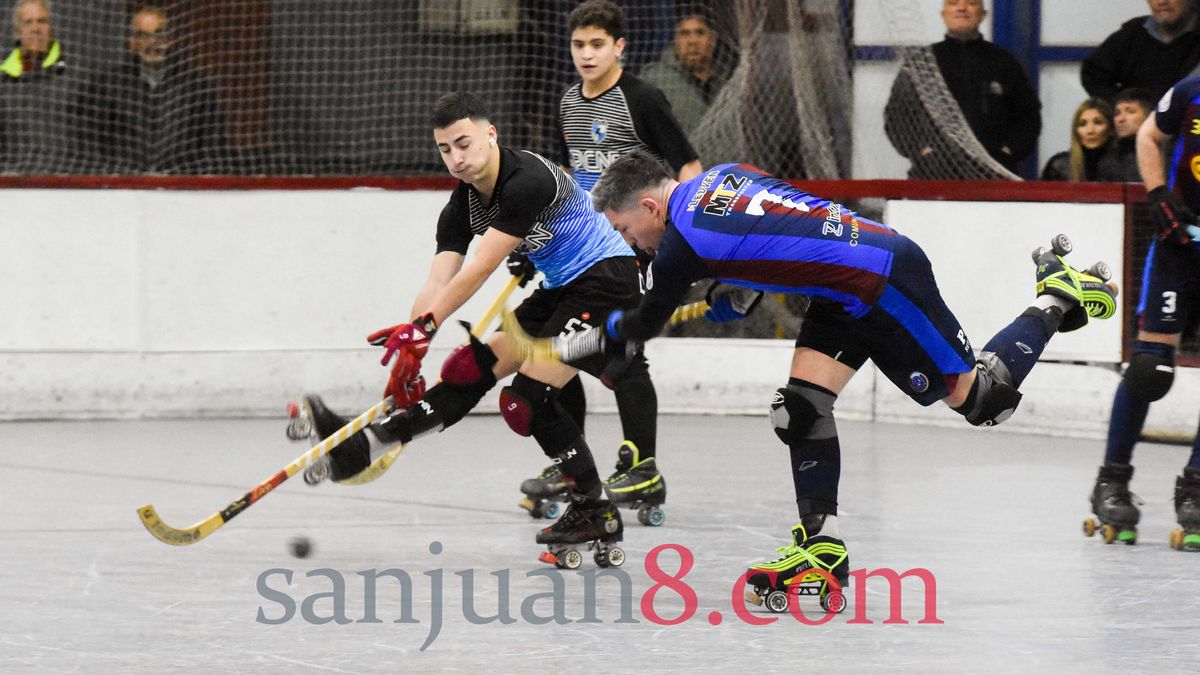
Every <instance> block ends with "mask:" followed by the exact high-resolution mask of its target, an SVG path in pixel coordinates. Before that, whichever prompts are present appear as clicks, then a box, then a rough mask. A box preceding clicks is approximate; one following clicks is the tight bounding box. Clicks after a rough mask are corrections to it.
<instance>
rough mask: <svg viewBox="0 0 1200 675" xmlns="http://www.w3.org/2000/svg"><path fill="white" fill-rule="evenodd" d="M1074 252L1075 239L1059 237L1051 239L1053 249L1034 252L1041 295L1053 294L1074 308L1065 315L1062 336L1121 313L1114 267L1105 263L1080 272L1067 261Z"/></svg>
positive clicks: (1060, 235) (1061, 328) (1040, 249)
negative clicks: (1113, 277)
mask: <svg viewBox="0 0 1200 675" xmlns="http://www.w3.org/2000/svg"><path fill="white" fill-rule="evenodd" d="M1071 250H1072V244H1071V239H1070V238H1069V237H1068V236H1067V235H1065V234H1059V235H1057V236H1055V237H1054V238H1053V239H1051V240H1050V248H1049V249H1047V248H1045V247H1042V246H1039V247H1037V248H1036V249H1034V250H1033V262H1034V263H1035V264H1037V294H1038V295H1052V296H1055V297H1057V298H1060V299H1062V300H1065V301H1066V302H1067V303H1069V304H1071V305H1073V307H1071V309H1069V310H1067V311H1066V312H1065V313H1064V314H1063V322H1062V325H1061V326H1059V328H1058V331H1059V332H1060V333H1069V332H1071V331H1073V330H1079V329H1080V328H1083V327H1084V326H1086V325H1087V322H1088V319H1089V318H1093V319H1108V318H1110V317H1112V316H1113V315H1114V314H1116V312H1117V301H1116V298H1117V294H1118V292H1119V290H1118V288H1117V285H1116V284H1114V283H1111V282H1110V281H1109V280H1110V279H1112V268H1110V267H1109V266H1108V263H1105V262H1103V261H1101V262H1097V263H1096V264H1094V265H1092V266H1091V267H1089V268H1088V269H1086V270H1084V271H1082V272H1080V271H1079V270H1077V269H1075V268H1074V267H1071V266H1070V265H1068V264H1067V262H1066V261H1065V260H1063V256H1065V255H1067V254H1068V253H1070V252H1071Z"/></svg>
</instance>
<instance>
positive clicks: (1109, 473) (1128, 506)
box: [1083, 464, 1142, 546]
mask: <svg viewBox="0 0 1200 675" xmlns="http://www.w3.org/2000/svg"><path fill="white" fill-rule="evenodd" d="M1131 478H1133V467H1132V466H1129V465H1128V464H1105V465H1104V466H1102V467H1100V473H1099V475H1097V476H1096V487H1095V488H1093V489H1092V513H1094V514H1096V517H1095V518H1087V519H1085V520H1084V521H1083V534H1084V536H1087V537H1090V536H1092V535H1093V534H1095V533H1096V530H1099V531H1100V536H1102V537H1103V538H1104V543H1106V544H1111V543H1113V542H1114V541H1120V542H1122V543H1124V544H1127V545H1129V546H1132V545H1133V544H1135V543H1137V523H1138V520H1139V519H1140V518H1141V512H1140V511H1138V508H1137V506H1136V504H1141V503H1142V500H1140V499H1138V498H1137V495H1135V494H1133V493H1132V492H1130V491H1129V480H1130V479H1131ZM1135 503H1136V504H1135ZM1097 521H1099V522H1097Z"/></svg>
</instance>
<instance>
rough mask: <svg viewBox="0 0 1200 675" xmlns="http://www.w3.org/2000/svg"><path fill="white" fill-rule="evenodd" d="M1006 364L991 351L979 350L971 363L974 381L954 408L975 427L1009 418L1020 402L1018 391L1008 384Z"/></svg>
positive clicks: (988, 425)
mask: <svg viewBox="0 0 1200 675" xmlns="http://www.w3.org/2000/svg"><path fill="white" fill-rule="evenodd" d="M1012 381H1013V379H1012V373H1010V372H1008V366H1006V365H1004V362H1003V361H1001V360H1000V357H999V356H996V355H995V354H994V353H992V352H980V353H979V360H978V361H977V362H976V363H975V384H974V385H972V392H971V395H970V396H969V397H968V398H967V400H968V403H972V402H973V404H972V405H970V409H966V408H967V404H964V405H963V406H962V407H959V408H955V410H956V411H957V412H959V413H961V414H962V416H963V417H965V418H967V421H968V422H970V423H971V424H973V425H975V426H977V427H991V426H995V425H997V424H1000V423H1001V422H1003V421H1004V420H1006V419H1008V418H1009V417H1012V414H1013V413H1014V412H1016V410H1017V406H1018V405H1019V404H1020V403H1021V392H1019V391H1017V388H1016V387H1014V386H1013V384H1012Z"/></svg>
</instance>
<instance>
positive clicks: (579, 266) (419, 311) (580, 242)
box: [303, 93, 657, 564]
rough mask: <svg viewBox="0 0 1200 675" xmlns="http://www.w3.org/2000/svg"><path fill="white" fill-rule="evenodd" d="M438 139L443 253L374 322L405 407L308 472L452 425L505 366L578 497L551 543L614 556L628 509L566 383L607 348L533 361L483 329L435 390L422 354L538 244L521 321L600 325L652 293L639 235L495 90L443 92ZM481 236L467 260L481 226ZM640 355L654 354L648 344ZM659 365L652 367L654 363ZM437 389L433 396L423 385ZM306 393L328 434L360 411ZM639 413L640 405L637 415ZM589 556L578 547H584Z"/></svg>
mask: <svg viewBox="0 0 1200 675" xmlns="http://www.w3.org/2000/svg"><path fill="white" fill-rule="evenodd" d="M432 118H433V119H432V121H433V127H434V140H435V141H436V143H437V147H438V150H439V151H440V153H441V156H442V159H443V161H444V162H445V164H446V168H447V169H448V170H449V171H450V174H451V175H453V176H454V177H455V178H458V179H459V180H460V181H461V182H460V183H459V185H458V187H457V188H456V189H455V190H454V192H453V194H451V196H450V200H449V202H448V203H447V204H446V206H445V208H444V209H443V210H442V213H441V216H440V218H439V219H438V225H437V253H436V255H435V256H434V259H433V264H432V266H431V267H430V271H429V274H428V277H427V279H426V281H425V284H424V285H423V286H422V288H421V290H420V291H419V292H418V293H417V297H416V299H415V301H414V302H413V308H412V312H411V315H410V316H411V317H412V318H411V319H410V320H409V321H408V322H406V323H402V324H399V325H396V326H392V327H390V328H385V329H383V330H380V331H377V332H376V333H373V334H372V335H371V336H370V337H369V338H368V339H369V340H370V341H371V342H372V343H373V344H377V345H381V346H384V347H385V348H386V352H385V357H384V361H385V363H387V362H389V361H391V362H392V363H393V364H394V365H393V366H392V372H391V377H390V378H389V383H388V389H387V392H386V393H388V394H390V395H392V396H393V397H394V398H395V399H396V400H397V401H399V403H398V404H397V409H396V411H395V412H393V413H391V414H389V415H387V416H386V417H384V418H383V419H381V420H379V421H377V422H375V423H373V424H372V425H370V427H369V428H368V429H366V430H364V431H363V432H360V433H359V434H356V435H355V436H354V437H352V438H351V439H349V440H348V441H346V442H345V443H343V444H342V445H340V446H338V447H337V448H334V449H333V450H332V451H331V452H330V453H329V454H328V455H325V456H324V457H322V458H321V460H319V461H318V462H317V463H315V464H314V465H312V466H311V467H310V468H309V469H308V470H306V472H305V476H304V477H305V480H306V481H308V482H309V483H317V482H320V481H321V480H324V479H326V478H330V479H332V480H335V481H341V480H345V479H347V478H350V477H352V476H354V475H355V474H357V473H359V472H361V471H363V470H364V469H366V468H367V467H368V466H369V465H370V464H371V462H372V461H373V460H374V459H376V458H378V457H379V456H380V455H382V453H383V452H385V451H386V450H387V448H388V447H389V446H390V445H394V444H396V443H407V442H409V441H411V440H412V439H413V438H416V437H418V436H421V435H423V434H427V433H433V432H437V431H441V430H443V429H445V428H447V427H449V426H451V425H453V424H455V423H456V422H458V421H459V420H461V419H462V418H463V417H464V416H465V415H466V414H467V412H469V411H470V410H471V409H472V408H474V407H475V405H477V404H478V403H479V401H480V399H482V398H483V396H484V394H486V393H487V392H488V391H489V390H490V389H491V388H492V387H494V386H495V385H496V382H497V380H498V379H500V378H503V377H506V376H508V375H510V374H512V373H514V372H515V373H516V377H515V378H514V379H513V381H512V384H511V385H509V386H506V387H504V389H503V390H502V391H501V394H500V403H501V413H502V415H503V417H504V420H505V421H506V422H507V423H508V424H509V426H510V427H512V429H513V430H514V431H516V432H517V433H518V434H521V435H524V436H532V437H533V438H534V439H535V440H536V441H537V443H538V445H539V446H541V448H542V450H543V452H545V454H546V455H547V456H548V457H550V459H551V461H552V462H553V465H554V466H555V467H556V468H557V469H558V470H559V472H560V476H561V477H560V479H559V480H560V481H561V482H562V483H563V485H564V487H565V489H566V490H567V491H568V493H569V497H570V504H569V505H568V507H567V510H566V512H565V513H564V514H563V516H562V517H561V518H559V520H558V521H557V522H555V523H554V524H553V525H551V526H550V527H547V528H545V529H544V530H542V531H541V532H539V533H538V535H537V540H538V542H539V543H544V544H547V545H549V546H550V554H551V556H550V557H551V558H552V559H551V560H550V561H551V562H559V563H561V562H562V560H561V559H559V556H558V554H560V553H563V554H565V553H569V551H570V547H572V546H574V545H577V544H590V543H593V542H596V543H597V544H598V546H599V549H598V553H597V561H598V562H599V561H601V560H603V561H604V563H602V564H619V562H620V560H621V558H620V552H619V549H614V550H617V553H616V554H614V555H615V557H613V556H609V557H608V558H604V557H603V556H604V555H606V554H607V551H609V550H610V549H611V544H612V543H614V542H618V541H620V540H621V538H622V531H623V528H622V523H621V518H620V515H619V513H618V511H617V509H616V508H615V507H614V506H613V505H612V504H611V503H610V502H609V501H608V500H606V499H604V493H603V484H602V482H601V480H600V476H599V473H598V472H597V469H596V465H595V463H594V461H593V459H592V454H591V451H590V449H589V448H588V444H587V442H586V440H585V439H584V436H583V433H582V431H581V430H580V428H579V426H578V425H577V424H576V423H575V421H574V420H573V419H572V418H571V416H570V415H568V414H566V413H565V411H564V410H563V409H562V407H561V406H560V405H559V403H558V400H557V397H558V391H559V388H560V387H562V386H563V384H565V383H566V382H568V381H569V380H571V379H572V378H574V377H575V376H576V374H577V373H578V372H579V371H583V372H587V373H589V374H592V375H596V376H599V375H600V374H601V371H602V369H603V366H604V359H603V358H600V357H599V356H592V357H586V358H583V359H580V360H577V361H572V362H570V363H567V364H562V363H546V362H525V361H522V360H521V359H520V358H519V357H518V356H517V353H516V352H515V351H514V349H513V348H512V347H511V346H510V345H509V344H508V340H507V339H506V336H505V335H504V333H496V334H494V335H493V336H492V337H491V338H490V339H489V340H488V342H487V343H486V344H484V343H483V342H481V341H479V340H477V339H474V338H471V340H470V342H469V343H468V344H467V345H464V346H461V347H459V348H458V349H456V350H455V351H454V352H453V353H452V354H451V355H450V356H449V357H448V358H447V359H446V361H445V363H444V364H443V366H442V371H441V376H442V381H441V382H440V383H438V384H436V385H434V386H433V387H431V388H430V389H429V390H428V392H424V391H423V384H422V380H421V379H420V376H419V374H418V373H419V368H420V361H421V359H422V358H423V357H424V355H425V353H426V351H427V349H428V346H429V343H430V341H431V340H432V339H433V338H434V335H435V333H436V332H437V331H438V327H439V326H441V325H443V324H444V323H445V322H446V320H447V319H448V318H449V317H450V316H451V315H453V314H454V312H455V311H456V310H458V309H459V308H460V307H461V306H462V305H463V304H464V303H465V302H466V301H467V300H468V299H469V298H470V297H471V296H472V295H473V294H474V293H475V292H476V291H478V290H479V288H480V287H481V286H482V285H483V283H484V282H485V281H486V280H487V278H488V277H489V276H490V275H491V274H492V272H493V271H494V270H495V269H496V268H497V267H498V266H499V265H500V263H501V262H503V261H504V259H505V257H506V256H508V255H509V254H510V253H512V252H513V251H514V250H519V251H521V252H523V253H525V254H527V255H528V257H529V260H530V261H532V262H533V264H534V265H535V266H536V268H537V269H538V270H539V271H541V272H542V273H543V274H544V275H545V277H546V278H545V281H544V282H543V283H542V285H541V286H540V287H539V288H538V289H536V290H535V291H534V292H533V293H532V294H530V295H529V296H528V297H527V298H526V299H525V300H524V301H523V302H522V303H521V304H520V306H519V307H518V308H517V309H516V315H517V318H518V321H519V322H520V324H521V326H522V328H524V329H525V330H526V331H528V332H530V333H532V334H534V335H540V336H545V337H550V336H558V335H560V334H562V333H564V332H567V331H569V330H571V329H587V328H588V327H592V326H598V325H599V323H600V322H602V321H604V320H605V318H607V316H608V314H609V313H610V312H612V311H614V310H616V309H619V308H623V307H631V306H633V305H634V304H636V303H637V300H638V298H639V297H640V296H641V280H640V275H639V272H638V266H637V263H636V260H635V258H634V255H633V251H632V250H631V249H630V248H629V246H628V245H627V244H626V243H625V242H624V241H622V240H621V237H620V235H618V234H617V233H616V232H614V231H613V230H612V228H611V226H610V225H609V224H608V222H607V221H606V220H605V219H604V217H603V216H602V215H600V214H599V213H597V212H595V211H594V210H593V209H592V202H591V197H590V195H589V194H588V192H587V191H585V190H583V189H582V188H580V187H579V185H578V184H577V183H576V182H575V181H574V180H572V179H571V177H570V176H568V175H567V174H566V173H565V172H563V171H562V169H560V168H559V167H558V166H557V165H555V164H554V163H553V162H551V161H549V160H547V159H546V158H544V157H541V156H539V155H537V154H534V153H532V152H527V151H518V150H512V149H509V148H505V147H502V146H501V145H499V143H498V141H497V132H496V128H495V127H494V126H493V125H492V124H491V123H490V122H489V121H488V116H487V113H486V112H485V110H484V109H483V106H482V103H481V102H480V101H479V100H478V99H477V98H475V97H474V96H472V95H470V94H465V93H452V94H447V95H446V96H444V97H442V98H441V99H440V100H439V101H438V103H437V105H436V106H435V109H434V112H433V115H432ZM476 236H479V237H480V241H479V244H478V246H477V250H476V253H475V256H474V257H473V258H471V259H470V260H466V252H467V248H468V245H469V244H470V243H471V240H472V239H473V238H474V237H476ZM634 361H636V362H637V365H635V368H643V369H644V367H645V360H644V358H642V357H641V356H640V355H639V356H637V357H635V358H634ZM647 377H648V376H647ZM422 393H423V394H424V395H423V396H422V395H421V394H422ZM303 404H304V405H305V406H306V408H307V409H308V414H307V416H308V417H309V418H311V419H312V420H313V422H314V426H315V430H316V432H317V434H318V435H319V436H320V437H321V438H325V437H328V436H329V435H330V434H332V433H333V432H335V431H337V430H338V429H339V428H341V427H342V426H343V425H344V424H345V423H346V422H347V421H348V420H347V419H346V418H344V417H342V416H339V415H336V414H334V413H332V412H331V411H330V410H329V409H328V408H326V407H325V406H324V404H323V402H322V401H321V400H320V399H319V398H318V397H316V396H312V395H310V396H306V397H305V398H304V399H303ZM632 414H633V415H634V416H635V417H634V423H635V424H637V425H638V426H639V427H649V428H651V429H652V428H653V425H654V422H655V416H656V415H657V410H656V408H655V407H653V406H638V407H637V408H636V410H634V411H633V413H632ZM637 415H640V416H641V418H637V417H636V416H637ZM574 562H578V556H577V555H576V556H574Z"/></svg>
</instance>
